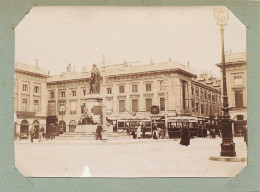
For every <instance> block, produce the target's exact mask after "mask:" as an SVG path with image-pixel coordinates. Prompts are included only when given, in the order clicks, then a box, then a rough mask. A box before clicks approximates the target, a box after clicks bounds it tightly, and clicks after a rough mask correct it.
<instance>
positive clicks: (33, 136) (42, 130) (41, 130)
mask: <svg viewBox="0 0 260 192" xmlns="http://www.w3.org/2000/svg"><path fill="white" fill-rule="evenodd" d="M29 134H30V138H31V143H33V139H34V138H35V136H36V134H37V133H36V128H35V127H32V128H31V129H30V131H29ZM43 137H44V128H43V127H41V128H40V130H39V142H42V141H43Z"/></svg>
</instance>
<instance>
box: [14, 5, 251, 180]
mask: <svg viewBox="0 0 260 192" xmlns="http://www.w3.org/2000/svg"><path fill="white" fill-rule="evenodd" d="M247 132H248V127H247V51H246V26H245V25H244V24H243V23H242V22H241V21H240V20H239V18H237V17H236V15H234V14H233V13H232V10H230V9H228V8H227V7H225V6H216V7H211V6H192V7H188V6H187V7H170V6H165V7H125V6H107V7H105V6H81V7H80V6H79V7H77V6H55V7H54V6H53V7H52V6H42V7H41V6H39V7H32V8H31V10H30V11H29V12H28V13H27V14H26V15H25V16H24V18H23V19H22V20H21V21H20V23H19V24H18V25H17V26H16V27H15V65H14V153H15V154H14V159H15V167H16V168H17V169H18V170H19V171H20V172H21V174H22V175H23V176H25V177H124V178H125V177H127V178H129V177H130V178H131V177H135V178H136V177H137V178H139V177H235V176H236V175H237V174H239V173H240V171H242V170H243V169H244V168H245V167H246V166H247V164H248V159H247V151H248V139H247Z"/></svg>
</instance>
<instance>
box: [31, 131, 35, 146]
mask: <svg viewBox="0 0 260 192" xmlns="http://www.w3.org/2000/svg"><path fill="white" fill-rule="evenodd" d="M30 136H31V143H33V138H34V136H35V128H34V127H32V128H31V129H30Z"/></svg>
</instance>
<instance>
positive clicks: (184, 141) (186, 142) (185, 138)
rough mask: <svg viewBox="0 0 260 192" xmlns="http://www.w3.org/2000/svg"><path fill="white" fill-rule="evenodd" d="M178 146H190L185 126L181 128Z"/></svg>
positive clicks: (188, 134)
mask: <svg viewBox="0 0 260 192" xmlns="http://www.w3.org/2000/svg"><path fill="white" fill-rule="evenodd" d="M180 144H181V145H185V146H188V145H190V132H189V128H188V127H187V126H185V127H184V128H182V134H181V141H180Z"/></svg>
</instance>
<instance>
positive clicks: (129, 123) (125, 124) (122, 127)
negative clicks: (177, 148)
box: [116, 118, 152, 137]
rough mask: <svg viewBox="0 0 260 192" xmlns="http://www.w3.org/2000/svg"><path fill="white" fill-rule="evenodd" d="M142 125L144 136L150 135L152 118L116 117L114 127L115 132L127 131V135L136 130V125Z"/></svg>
mask: <svg viewBox="0 0 260 192" xmlns="http://www.w3.org/2000/svg"><path fill="white" fill-rule="evenodd" d="M139 124H141V125H144V127H145V136H146V137H151V136H152V120H151V119H141V118H122V119H117V122H116V127H117V130H116V131H117V132H127V133H128V134H129V135H130V134H132V133H133V132H136V131H137V128H138V125H139Z"/></svg>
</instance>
